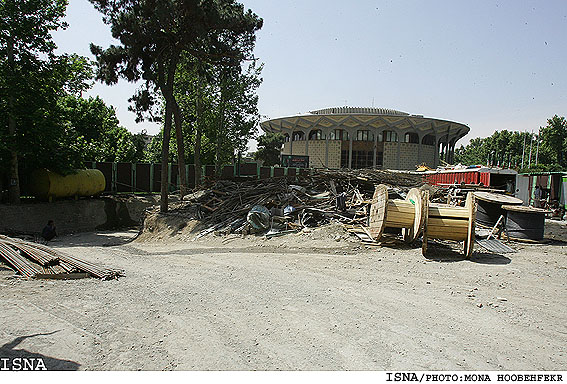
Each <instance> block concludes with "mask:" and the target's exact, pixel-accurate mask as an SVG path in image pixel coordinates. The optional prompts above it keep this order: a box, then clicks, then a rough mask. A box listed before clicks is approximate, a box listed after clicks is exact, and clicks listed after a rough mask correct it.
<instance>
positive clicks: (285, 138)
mask: <svg viewBox="0 0 567 384" xmlns="http://www.w3.org/2000/svg"><path fill="white" fill-rule="evenodd" d="M288 141H289V135H288V134H287V133H286V134H285V135H284V143H287V142H288Z"/></svg>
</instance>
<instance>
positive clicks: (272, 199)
mask: <svg viewBox="0 0 567 384" xmlns="http://www.w3.org/2000/svg"><path fill="white" fill-rule="evenodd" d="M377 184H385V185H388V186H389V187H390V188H389V189H390V192H391V193H392V194H393V195H394V196H401V197H404V196H405V194H406V193H407V192H408V191H409V189H410V188H412V187H419V186H422V185H423V181H422V179H421V177H420V176H419V175H415V174H409V173H402V172H391V171H381V170H349V171H341V170H311V172H310V174H308V175H300V176H295V177H279V178H271V179H266V180H257V179H254V180H248V181H243V182H236V181H228V180H218V181H214V182H211V183H209V184H207V185H204V186H203V188H202V189H201V190H198V191H196V192H194V193H192V194H191V195H188V196H185V197H184V201H183V202H182V203H181V204H177V205H176V206H174V207H172V208H173V209H172V210H171V211H170V213H169V215H176V216H182V217H184V218H186V219H196V220H199V221H200V222H201V223H202V224H203V226H204V227H203V228H204V229H203V230H202V231H201V232H200V233H198V235H197V236H196V237H195V239H198V238H200V237H203V236H205V235H207V234H209V233H211V232H215V233H217V234H223V235H225V234H229V233H242V234H248V233H262V232H267V233H266V236H268V237H272V236H279V235H282V234H285V233H290V232H296V231H298V230H301V229H303V228H306V227H318V226H321V225H325V224H327V223H329V222H330V221H331V220H333V221H338V222H341V223H343V224H346V225H349V226H351V227H352V226H358V225H366V223H367V221H368V213H369V212H368V209H369V205H370V203H371V199H372V195H373V193H374V190H375V186H376V185H377Z"/></svg>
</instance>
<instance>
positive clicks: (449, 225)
mask: <svg viewBox="0 0 567 384" xmlns="http://www.w3.org/2000/svg"><path fill="white" fill-rule="evenodd" d="M429 225H430V226H437V227H445V228H446V229H447V231H448V232H450V231H453V230H454V229H455V228H464V229H465V230H466V228H467V227H468V225H469V220H461V219H448V218H442V217H429Z"/></svg>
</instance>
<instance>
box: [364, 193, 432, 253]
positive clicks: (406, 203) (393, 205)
mask: <svg viewBox="0 0 567 384" xmlns="http://www.w3.org/2000/svg"><path fill="white" fill-rule="evenodd" d="M428 203H429V193H428V192H427V191H420V190H419V189H417V188H412V189H411V190H410V191H409V193H408V194H407V196H406V199H405V200H401V199H392V200H389V199H388V188H387V187H386V186H385V185H378V186H376V189H375V191H374V196H373V197H372V205H371V206H370V222H369V232H370V234H371V235H372V237H373V238H374V239H375V240H379V239H380V237H382V233H383V232H384V229H385V228H401V229H402V237H403V239H404V241H405V242H407V243H411V242H413V241H414V240H415V239H416V238H417V236H419V235H420V234H421V232H422V230H423V224H424V223H425V216H426V213H427V206H428Z"/></svg>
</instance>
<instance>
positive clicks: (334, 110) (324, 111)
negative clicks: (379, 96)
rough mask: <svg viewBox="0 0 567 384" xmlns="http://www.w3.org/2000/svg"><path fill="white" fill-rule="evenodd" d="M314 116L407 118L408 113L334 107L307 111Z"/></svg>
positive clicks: (390, 110)
mask: <svg viewBox="0 0 567 384" xmlns="http://www.w3.org/2000/svg"><path fill="white" fill-rule="evenodd" d="M309 113H312V114H314V115H335V114H345V113H348V114H354V113H363V114H365V115H390V116H409V113H405V112H402V111H396V110H395V109H388V108H367V107H335V108H323V109H318V110H315V111H309Z"/></svg>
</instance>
